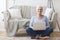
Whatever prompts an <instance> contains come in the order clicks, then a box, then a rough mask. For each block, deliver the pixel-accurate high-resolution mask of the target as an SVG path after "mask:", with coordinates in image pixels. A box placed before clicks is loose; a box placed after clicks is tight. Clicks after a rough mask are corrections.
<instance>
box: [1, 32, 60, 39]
mask: <svg viewBox="0 0 60 40" xmlns="http://www.w3.org/2000/svg"><path fill="white" fill-rule="evenodd" d="M51 36H52V37H50V39H49V40H60V32H55V33H52V34H51ZM0 40H36V39H31V37H29V36H23V37H21V36H20V37H8V36H7V34H6V32H0Z"/></svg>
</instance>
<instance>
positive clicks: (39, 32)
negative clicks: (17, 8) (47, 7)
mask: <svg viewBox="0 0 60 40" xmlns="http://www.w3.org/2000/svg"><path fill="white" fill-rule="evenodd" d="M42 13H43V7H42V6H38V7H37V15H36V16H33V17H32V18H31V20H30V25H29V28H27V29H26V32H27V33H28V34H29V35H30V36H32V38H39V35H40V36H41V37H47V36H49V35H50V34H51V33H52V32H53V30H52V29H51V28H50V24H49V21H48V19H47V17H46V16H44V15H42ZM34 22H45V23H46V30H44V31H42V30H33V23H34Z"/></svg>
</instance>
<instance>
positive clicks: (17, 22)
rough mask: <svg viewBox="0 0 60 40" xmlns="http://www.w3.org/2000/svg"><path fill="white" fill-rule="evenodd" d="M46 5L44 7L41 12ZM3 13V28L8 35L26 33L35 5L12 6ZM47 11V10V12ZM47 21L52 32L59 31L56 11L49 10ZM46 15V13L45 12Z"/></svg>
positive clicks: (33, 14) (34, 13)
mask: <svg viewBox="0 0 60 40" xmlns="http://www.w3.org/2000/svg"><path fill="white" fill-rule="evenodd" d="M46 8H47V7H44V9H43V14H44V13H45V11H46ZM3 13H4V23H5V29H6V33H7V35H8V36H14V35H26V34H27V33H26V28H27V27H29V22H30V19H31V17H32V16H35V15H36V7H32V6H13V7H11V8H9V9H7V10H6V11H4V12H3ZM47 13H48V12H47ZM51 13H52V14H50V16H49V17H48V18H49V23H50V26H51V28H53V32H55V31H59V28H58V26H56V19H57V13H55V12H51ZM46 15H48V14H46Z"/></svg>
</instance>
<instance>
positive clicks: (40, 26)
mask: <svg viewBox="0 0 60 40" xmlns="http://www.w3.org/2000/svg"><path fill="white" fill-rule="evenodd" d="M33 30H46V23H45V22H37V23H33Z"/></svg>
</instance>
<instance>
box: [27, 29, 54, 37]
mask: <svg viewBox="0 0 60 40" xmlns="http://www.w3.org/2000/svg"><path fill="white" fill-rule="evenodd" d="M26 32H27V33H28V34H29V35H30V36H37V35H41V36H42V37H44V36H50V34H51V33H52V32H53V30H52V29H51V28H47V29H46V30H33V29H32V28H27V29H26Z"/></svg>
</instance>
